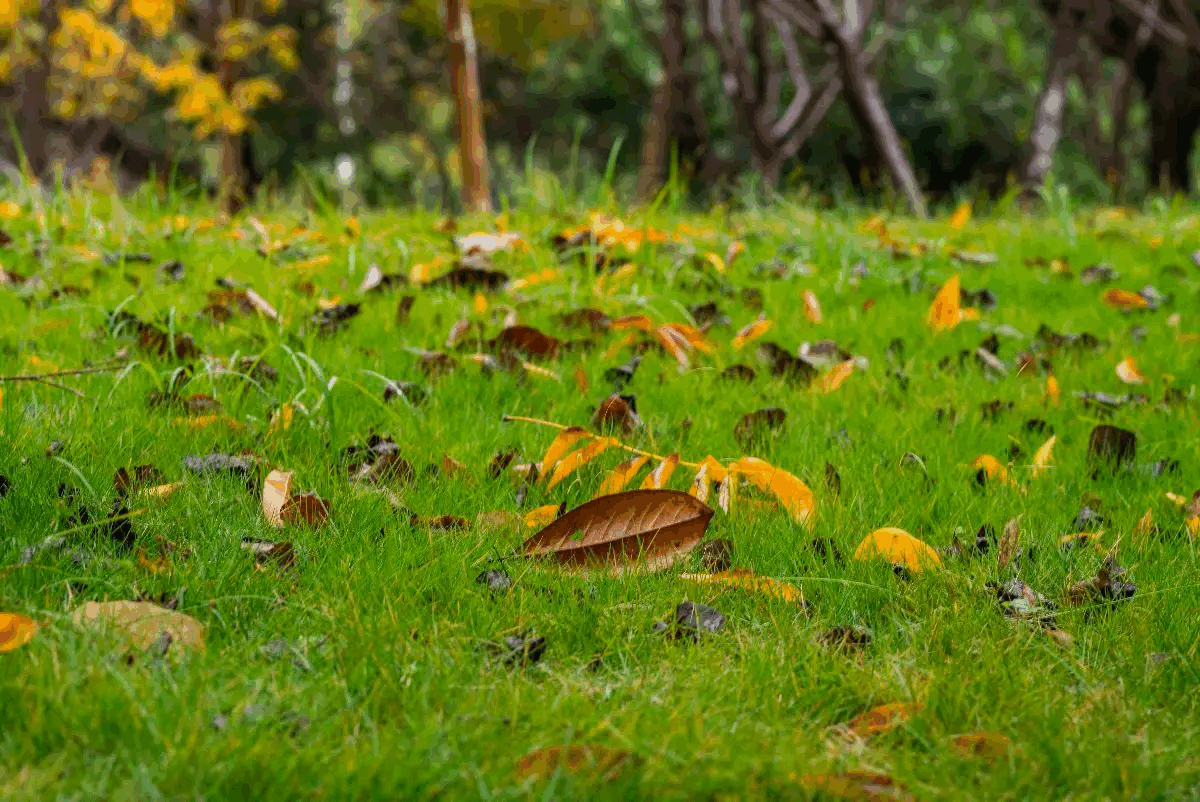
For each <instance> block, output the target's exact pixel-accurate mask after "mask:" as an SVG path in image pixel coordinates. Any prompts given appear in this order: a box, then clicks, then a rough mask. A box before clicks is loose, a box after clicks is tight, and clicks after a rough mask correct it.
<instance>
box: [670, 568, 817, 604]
mask: <svg viewBox="0 0 1200 802" xmlns="http://www.w3.org/2000/svg"><path fill="white" fill-rule="evenodd" d="M679 578H680V579H687V580H690V581H692V582H707V583H713V584H718V585H730V586H732V587H736V588H741V589H743V590H749V591H754V592H756V593H761V594H763V595H765V596H771V597H773V598H776V599H782V600H783V601H786V602H791V603H792V604H798V605H800V606H801V607H803V606H804V605H805V602H804V593H803V592H802V591H801V590H800V588H798V587H796V586H795V585H793V584H790V583H788V582H780V581H779V580H778V579H772V578H771V577H769V576H758V575H757V574H755V573H754V572H753V571H751V570H750V569H748V568H732V569H730V570H728V571H721V572H720V573H716V574H680V575H679Z"/></svg>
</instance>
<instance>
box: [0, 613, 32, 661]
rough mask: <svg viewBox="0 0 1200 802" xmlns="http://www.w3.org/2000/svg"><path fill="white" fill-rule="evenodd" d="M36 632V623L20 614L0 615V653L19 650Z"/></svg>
mask: <svg viewBox="0 0 1200 802" xmlns="http://www.w3.org/2000/svg"><path fill="white" fill-rule="evenodd" d="M35 632H37V623H36V622H35V621H34V620H33V619H32V618H27V617H25V616H23V615H21V614H20V613H0V652H11V651H12V650H13V649H17V648H20V647H21V646H24V645H25V644H26V643H29V640H30V639H31V638H32V637H33V633H35Z"/></svg>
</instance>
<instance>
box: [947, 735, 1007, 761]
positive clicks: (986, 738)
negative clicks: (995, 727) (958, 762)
mask: <svg viewBox="0 0 1200 802" xmlns="http://www.w3.org/2000/svg"><path fill="white" fill-rule="evenodd" d="M950 742H951V743H952V744H953V745H954V750H955V751H956V752H958V753H959V754H961V755H963V756H964V757H982V758H988V759H991V758H996V757H1001V756H1003V755H1006V754H1008V752H1009V750H1010V749H1012V741H1010V740H1009V739H1008V736H1005V735H1001V734H1000V733H998V732H973V733H968V734H965V735H955V736H954V737H953V738H951V739H950Z"/></svg>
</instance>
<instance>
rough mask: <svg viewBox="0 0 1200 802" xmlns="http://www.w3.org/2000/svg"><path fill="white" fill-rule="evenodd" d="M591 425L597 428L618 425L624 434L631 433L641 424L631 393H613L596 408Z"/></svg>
mask: <svg viewBox="0 0 1200 802" xmlns="http://www.w3.org/2000/svg"><path fill="white" fill-rule="evenodd" d="M592 425H593V426H595V427H596V428H597V429H609V428H613V427H620V429H621V431H622V432H624V433H625V434H630V433H632V432H633V430H634V429H636V428H638V427H639V426H641V425H642V419H641V418H639V417H638V414H637V402H636V401H635V400H634V397H633V396H631V395H621V394H619V393H613V394H612V395H610V396H609V397H608V398H606V399H604V400H603V401H601V402H600V406H599V407H597V408H596V412H595V414H593V415H592Z"/></svg>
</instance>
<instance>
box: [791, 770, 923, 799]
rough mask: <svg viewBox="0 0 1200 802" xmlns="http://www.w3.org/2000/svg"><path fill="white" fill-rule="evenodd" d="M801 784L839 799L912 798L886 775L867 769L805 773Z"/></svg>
mask: <svg viewBox="0 0 1200 802" xmlns="http://www.w3.org/2000/svg"><path fill="white" fill-rule="evenodd" d="M802 785H803V786H804V787H805V788H806V789H808V790H810V791H815V792H818V793H820V794H827V795H829V796H835V797H839V798H841V799H856V800H877V799H901V800H911V799H913V797H911V796H910V795H908V794H907V793H905V792H904V789H903V788H901V787H900V786H899V785H898V784H897V783H896V781H895V780H893V779H892V778H891V777H889V776H888V775H886V774H876V773H873V772H868V771H847V772H844V773H842V774H806V775H804V780H803V782H802Z"/></svg>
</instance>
